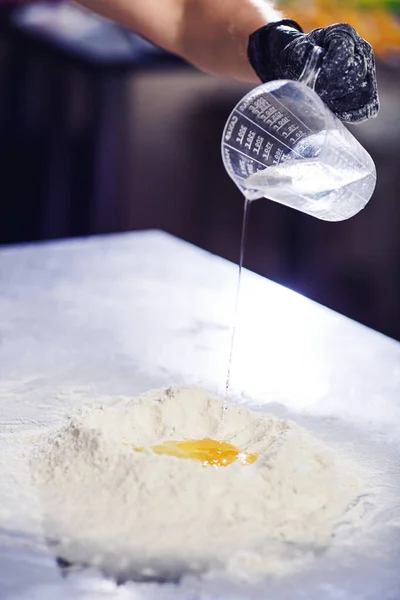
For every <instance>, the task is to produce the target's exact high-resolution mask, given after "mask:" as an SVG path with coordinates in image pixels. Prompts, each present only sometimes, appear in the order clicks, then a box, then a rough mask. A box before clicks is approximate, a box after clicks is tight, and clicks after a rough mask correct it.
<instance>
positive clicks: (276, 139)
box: [227, 109, 303, 166]
mask: <svg viewBox="0 0 400 600" xmlns="http://www.w3.org/2000/svg"><path fill="white" fill-rule="evenodd" d="M235 112H238V113H239V115H241V116H242V117H244V118H245V119H247V120H248V121H250V123H252V124H253V125H254V126H255V127H258V129H261V131H263V132H264V133H266V134H267V135H269V137H272V138H273V139H274V140H275V141H276V142H278V144H282V146H285V148H287V149H288V150H290V152H293V154H297V156H300V158H303V156H302V155H301V154H299V153H298V152H296V150H293V148H291V147H290V146H288V145H287V144H285V142H282V140H280V139H279V138H277V137H275V136H274V135H272V133H271V132H270V131H267V130H266V129H264V127H261V125H259V124H258V123H256V121H253V120H252V119H250V117H248V116H247V115H245V114H244V113H242V112H240V111H239V110H237V109H235ZM227 145H228V144H227ZM246 156H247V154H246ZM248 158H251V159H252V160H256V159H255V158H253V157H252V156H249V157H248ZM256 162H257V161H256ZM263 164H264V163H263ZM264 166H266V165H265V164H264Z"/></svg>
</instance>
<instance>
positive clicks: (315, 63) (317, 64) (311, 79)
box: [299, 46, 324, 89]
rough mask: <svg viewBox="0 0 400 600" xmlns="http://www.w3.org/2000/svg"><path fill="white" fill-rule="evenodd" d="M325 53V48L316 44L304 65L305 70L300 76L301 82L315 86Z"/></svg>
mask: <svg viewBox="0 0 400 600" xmlns="http://www.w3.org/2000/svg"><path fill="white" fill-rule="evenodd" d="M323 55H324V51H323V49H322V48H320V47H319V46H314V47H313V49H312V51H311V52H310V55H309V57H308V58H307V61H306V64H305V65H304V69H303V72H302V74H301V75H300V77H299V81H300V82H301V83H304V84H305V85H308V86H309V87H310V88H312V89H314V88H315V83H316V81H317V78H318V75H319V72H320V70H321V62H322V58H323Z"/></svg>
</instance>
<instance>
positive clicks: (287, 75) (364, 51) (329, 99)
mask: <svg viewBox="0 0 400 600" xmlns="http://www.w3.org/2000/svg"><path fill="white" fill-rule="evenodd" d="M314 46H319V47H321V48H322V49H323V51H324V55H323V58H322V62H321V70H320V73H319V76H318V78H317V81H316V85H315V91H316V92H317V94H318V95H319V96H320V97H321V98H322V100H323V101H324V102H325V104H327V106H329V108H330V109H331V111H332V112H334V113H335V115H336V116H337V117H338V118H339V119H341V120H342V121H347V122H349V123H359V122H361V121H365V120H367V119H371V118H373V117H375V116H376V115H377V114H378V111H379V99H378V89H377V83H376V71H375V58H374V53H373V51H372V48H371V46H370V44H368V42H366V41H365V40H364V39H363V38H362V37H360V36H359V35H358V33H357V32H356V31H355V30H354V29H353V27H351V25H347V23H338V24H336V25H330V26H329V27H325V28H321V29H314V30H313V31H311V32H310V33H308V34H304V33H303V31H302V29H301V27H300V26H299V25H298V24H297V23H295V22H294V21H290V20H286V19H285V20H283V21H279V22H277V23H270V24H268V25H265V26H264V27H261V28H260V29H258V30H257V31H255V32H254V33H253V34H252V35H251V36H250V39H249V46H248V56H249V61H250V64H251V65H252V67H253V69H254V70H255V72H256V73H257V75H258V76H259V78H260V79H261V81H262V82H263V83H264V82H266V81H273V80H274V79H295V80H297V79H299V77H300V75H301V74H302V72H303V69H304V66H305V64H306V62H307V60H308V58H309V56H310V54H311V52H312V50H313V48H314Z"/></svg>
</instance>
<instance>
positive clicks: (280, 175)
mask: <svg viewBox="0 0 400 600" xmlns="http://www.w3.org/2000/svg"><path fill="white" fill-rule="evenodd" d="M322 53H323V51H322V49H319V48H315V50H314V52H313V53H312V54H311V57H310V59H309V61H308V63H307V64H306V66H305V68H304V71H303V74H302V76H301V77H300V80H299V81H289V80H278V81H271V82H268V83H265V84H263V85H261V86H259V87H257V88H255V89H254V90H252V91H251V92H250V93H249V94H247V95H246V96H245V97H244V98H243V99H242V100H241V101H240V102H239V103H238V104H237V106H236V107H235V108H234V110H233V111H232V113H231V115H230V117H229V119H228V121H227V123H226V125H225V128H224V132H223V136H222V159H223V163H224V166H225V169H226V170H227V172H228V174H229V176H230V177H231V178H232V179H233V181H234V182H235V183H236V185H237V186H238V187H239V189H240V190H241V191H242V192H243V194H244V195H245V196H246V198H248V199H249V200H256V199H258V198H262V197H265V198H268V199H271V200H274V201H276V202H279V203H281V204H285V205H286V206H290V207H291V208H295V209H297V210H300V211H302V212H304V213H307V214H309V215H312V216H314V217H317V218H319V219H323V220H326V221H342V220H344V219H348V218H350V217H352V216H353V215H355V214H357V213H358V212H359V211H360V210H361V209H363V208H364V206H365V205H366V204H367V202H368V201H369V199H370V198H371V196H372V194H373V191H374V189H375V185H376V169H375V165H374V162H373V160H372V158H371V157H370V155H369V154H368V152H367V151H366V150H365V149H364V148H363V147H362V146H361V144H360V143H359V142H358V141H357V140H356V139H355V138H354V136H353V135H352V134H351V133H350V132H349V130H348V129H346V127H345V126H344V125H343V123H341V122H340V121H339V119H337V118H336V117H335V115H334V114H333V113H332V112H331V111H330V110H329V108H328V107H327V106H326V105H325V104H324V103H323V102H322V100H321V99H320V98H319V96H318V95H317V94H316V92H315V91H314V85H315V81H316V79H317V77H318V73H319V69H320V63H321V60H322Z"/></svg>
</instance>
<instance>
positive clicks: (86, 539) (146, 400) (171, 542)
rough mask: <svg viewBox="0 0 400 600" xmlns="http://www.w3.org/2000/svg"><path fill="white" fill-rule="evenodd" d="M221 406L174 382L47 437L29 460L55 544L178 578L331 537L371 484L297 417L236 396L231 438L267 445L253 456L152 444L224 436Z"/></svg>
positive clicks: (105, 562)
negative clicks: (166, 450) (206, 462)
mask: <svg viewBox="0 0 400 600" xmlns="http://www.w3.org/2000/svg"><path fill="white" fill-rule="evenodd" d="M222 409H223V400H221V399H219V398H215V397H212V396H210V395H209V394H208V393H207V392H206V391H205V390H202V389H199V388H190V387H174V388H168V389H162V390H156V391H151V392H148V393H146V394H144V395H142V396H140V397H138V398H134V399H131V400H126V401H123V402H122V401H121V402H120V403H117V404H115V405H113V406H95V405H94V406H93V407H91V408H87V409H84V410H82V411H80V412H79V414H77V415H76V416H74V417H73V418H71V419H70V420H69V421H68V422H67V423H66V424H64V425H62V426H61V427H60V428H59V429H57V430H56V431H52V432H49V433H46V434H45V435H43V436H42V438H41V440H40V442H39V444H38V446H37V449H36V451H35V454H34V457H33V460H32V465H33V471H34V477H35V482H36V484H37V486H38V488H39V491H40V496H41V499H42V502H43V506H44V519H45V521H44V527H45V531H46V535H47V537H48V538H50V539H52V542H53V545H54V546H55V550H54V551H55V552H57V553H58V555H59V556H62V557H63V558H64V559H66V560H69V561H72V562H82V563H91V564H95V565H98V566H99V567H100V568H102V569H103V570H104V571H105V572H107V573H110V574H113V575H117V576H120V577H121V576H122V577H132V578H138V579H152V578H156V579H157V578H167V579H169V578H176V577H179V576H180V574H182V573H187V572H192V573H204V572H209V571H221V570H222V571H227V572H230V573H233V574H235V575H239V576H243V577H252V576H256V575H261V576H262V575H266V574H271V573H280V572H284V571H285V570H287V568H288V567H289V565H290V564H291V561H292V559H293V557H294V556H298V555H299V552H300V554H301V553H302V549H307V551H309V550H310V548H311V549H321V548H324V547H326V546H328V545H329V544H330V543H331V541H332V538H333V536H334V533H335V530H336V528H337V526H338V525H340V524H341V523H343V522H344V521H347V522H348V521H349V520H351V518H352V511H354V507H355V505H356V504H357V498H358V497H359V496H360V495H361V494H362V493H363V491H364V483H363V481H362V479H361V478H360V477H359V475H358V472H357V468H356V466H355V465H354V464H353V463H351V462H349V461H348V459H345V458H344V457H341V456H339V455H338V454H337V453H336V452H335V451H334V450H333V449H331V448H329V447H328V446H326V445H325V444H323V443H321V442H320V441H318V440H317V439H316V438H315V437H314V436H312V435H311V434H310V433H308V432H307V431H306V430H304V429H302V428H300V427H299V426H297V425H296V424H294V423H292V422H288V421H284V420H280V419H278V418H276V417H274V416H272V415H266V414H262V413H255V412H251V411H250V410H248V409H247V408H246V407H243V406H240V405H237V404H229V409H228V411H227V413H226V418H225V423H224V429H223V439H224V441H228V442H230V443H232V444H234V445H235V446H237V447H238V448H239V449H241V450H243V451H245V452H251V453H255V454H257V455H258V458H257V460H256V461H255V462H254V463H253V464H249V465H246V466H242V465H240V464H239V463H233V464H231V465H230V466H228V467H226V468H213V467H204V466H202V464H201V463H200V462H198V461H194V460H183V459H180V458H176V457H173V456H166V455H158V454H155V453H154V452H153V451H152V450H151V448H150V446H152V445H154V444H160V443H162V442H163V441H165V440H168V439H171V440H184V439H197V440H199V439H203V438H207V437H210V438H214V439H217V436H218V435H219V426H220V422H221V415H222ZM133 446H137V447H141V448H143V451H141V452H136V451H135V450H134V449H133Z"/></svg>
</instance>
